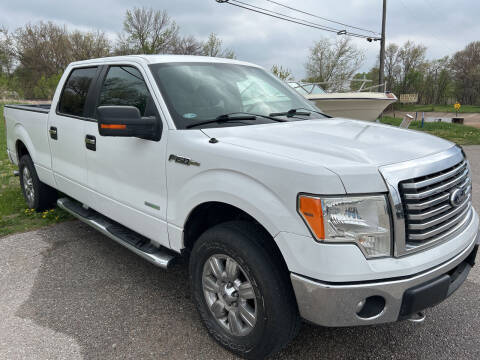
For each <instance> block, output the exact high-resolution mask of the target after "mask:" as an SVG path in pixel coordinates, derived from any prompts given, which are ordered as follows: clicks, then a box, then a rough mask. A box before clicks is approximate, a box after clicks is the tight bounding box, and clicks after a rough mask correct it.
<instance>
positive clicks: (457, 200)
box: [450, 188, 467, 207]
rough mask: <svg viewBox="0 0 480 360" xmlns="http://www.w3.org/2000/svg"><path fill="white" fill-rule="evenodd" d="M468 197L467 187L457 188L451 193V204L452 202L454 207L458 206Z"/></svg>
mask: <svg viewBox="0 0 480 360" xmlns="http://www.w3.org/2000/svg"><path fill="white" fill-rule="evenodd" d="M466 197H467V192H466V191H465V189H460V188H456V189H455V190H453V191H452V192H451V193H450V204H452V206H453V207H457V206H459V205H461V204H462V203H463V201H464V200H465V198H466Z"/></svg>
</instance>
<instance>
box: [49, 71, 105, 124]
mask: <svg viewBox="0 0 480 360" xmlns="http://www.w3.org/2000/svg"><path fill="white" fill-rule="evenodd" d="M96 72H97V68H96V67H91V68H83V69H74V70H73V71H72V72H71V73H70V76H69V77H68V79H67V81H66V83H65V86H64V88H63V92H62V96H61V97H60V101H59V103H58V111H59V112H60V113H62V114H65V115H75V116H85V103H86V101H87V94H88V89H89V88H90V85H91V84H92V81H93V79H94V78H95V74H96Z"/></svg>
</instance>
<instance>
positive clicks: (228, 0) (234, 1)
mask: <svg viewBox="0 0 480 360" xmlns="http://www.w3.org/2000/svg"><path fill="white" fill-rule="evenodd" d="M216 1H217V2H218V3H222V4H228V5H232V6H236V7H239V8H242V9H246V10H250V11H253V12H256V13H259V14H263V15H267V16H270V17H273V18H277V19H280V20H284V21H288V22H292V23H295V24H299V25H303V26H307V27H310V28H314V29H318V30H323V31H329V32H332V33H336V34H337V35H347V36H352V37H358V38H363V39H367V40H368V41H372V40H375V41H376V40H380V39H379V38H374V37H371V36H368V35H364V34H358V33H354V32H348V31H346V30H345V29H335V28H332V27H328V26H325V25H321V24H317V23H313V22H310V21H307V20H304V19H299V18H295V17H292V16H289V15H285V14H282V13H278V12H274V11H272V10H269V9H264V8H261V7H259V6H256V5H251V4H248V3H245V2H242V1H239V0H216Z"/></svg>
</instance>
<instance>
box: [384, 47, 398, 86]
mask: <svg viewBox="0 0 480 360" xmlns="http://www.w3.org/2000/svg"><path fill="white" fill-rule="evenodd" d="M399 73H400V67H399V66H398V45H397V44H388V46H387V48H386V49H385V75H386V76H385V83H386V84H387V90H392V89H393V87H394V85H395V83H396V81H397V79H398V75H399Z"/></svg>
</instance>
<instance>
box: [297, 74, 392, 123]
mask: <svg viewBox="0 0 480 360" xmlns="http://www.w3.org/2000/svg"><path fill="white" fill-rule="evenodd" d="M360 81H362V82H363V84H362V85H361V87H360V89H359V90H358V91H350V92H326V91H325V90H324V89H323V88H322V87H321V86H320V83H304V82H297V81H289V82H288V84H289V85H290V86H291V87H292V88H294V89H295V90H297V91H298V92H299V93H300V94H302V95H303V96H305V97H306V98H307V99H308V100H310V101H313V102H314V103H315V105H316V106H317V107H318V108H320V109H321V110H322V111H323V112H324V113H326V114H328V115H330V116H333V117H343V118H350V119H357V120H365V121H375V120H376V119H377V118H378V117H379V116H380V115H381V114H382V112H383V111H384V110H385V109H386V108H387V106H388V105H390V104H392V103H394V102H395V101H397V97H396V96H395V95H394V94H393V93H390V92H367V91H366V90H369V89H371V88H363V86H364V84H365V81H366V80H365V79H363V80H362V79H360ZM374 87H378V86H374ZM372 88H373V87H372Z"/></svg>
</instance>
